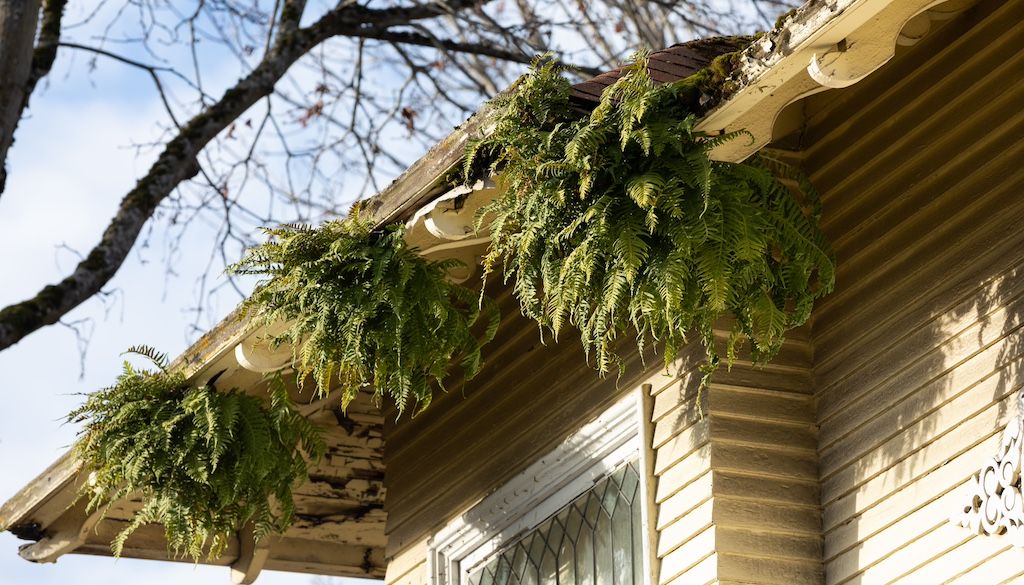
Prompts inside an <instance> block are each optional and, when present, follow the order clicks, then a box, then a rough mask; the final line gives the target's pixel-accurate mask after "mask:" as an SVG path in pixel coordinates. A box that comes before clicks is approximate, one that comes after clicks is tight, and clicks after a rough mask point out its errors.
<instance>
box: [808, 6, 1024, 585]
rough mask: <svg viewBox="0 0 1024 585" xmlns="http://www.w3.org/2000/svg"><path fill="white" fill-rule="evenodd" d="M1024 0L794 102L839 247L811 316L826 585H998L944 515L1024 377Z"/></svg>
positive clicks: (978, 14)
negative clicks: (826, 288) (844, 84)
mask: <svg viewBox="0 0 1024 585" xmlns="http://www.w3.org/2000/svg"><path fill="white" fill-rule="evenodd" d="M1022 18H1024V2H1022V1H1021V0H1011V1H1008V2H994V1H984V2H981V3H979V4H977V5H976V6H975V7H973V8H971V9H969V10H968V11H967V12H965V13H963V14H962V15H961V16H959V17H957V18H956V19H954V20H953V21H951V22H949V23H946V24H945V25H944V26H943V27H942V28H941V29H939V30H938V31H937V32H935V33H933V34H932V35H929V36H928V37H926V38H925V40H923V41H922V42H921V43H919V44H918V45H916V46H914V47H910V48H907V49H901V51H900V53H898V57H897V59H895V60H894V61H893V62H892V63H891V64H890V65H887V66H886V67H885V68H883V69H882V70H880V71H879V72H878V73H876V74H875V75H873V76H872V77H870V78H868V79H867V80H865V81H864V82H862V83H860V84H857V85H856V86H854V87H852V88H849V89H846V90H841V91H833V92H829V93H826V94H822V95H820V96H815V97H813V98H811V99H809V100H808V101H807V102H806V104H805V105H804V112H805V116H806V120H807V127H806V128H805V129H804V131H803V152H802V154H801V156H802V157H803V160H802V163H803V165H804V168H805V169H807V170H808V172H809V173H810V174H811V178H812V181H813V182H814V183H815V185H817V186H818V188H819V189H820V190H821V192H822V195H823V202H824V208H825V215H824V218H825V219H824V226H825V229H826V232H827V233H828V235H829V237H830V239H831V240H832V241H833V242H834V245H835V250H836V255H837V259H838V276H837V287H836V291H835V293H834V294H832V295H831V296H830V297H829V298H827V299H826V300H825V301H823V302H822V303H821V304H820V305H819V306H818V307H816V309H815V313H814V326H813V335H812V342H813V348H814V387H815V391H816V397H817V422H818V425H819V427H820V428H819V433H818V440H819V444H818V454H819V459H818V466H819V467H818V473H819V478H820V481H821V484H820V485H821V504H822V516H821V520H822V527H823V531H824V562H825V582H826V583H828V584H830V585H831V584H840V583H858V584H868V583H871V584H874V583H892V582H902V583H929V584H930V583H945V582H951V581H955V580H957V579H959V580H960V582H963V583H982V582H984V583H989V582H991V583H998V582H1002V581H1006V580H1008V579H1010V580H1012V579H1016V578H1019V577H1021V576H1024V562H1022V561H1024V552H1021V551H1020V550H1019V549H1013V548H1010V547H1008V544H1007V543H1006V542H1004V541H1003V540H1001V539H999V538H990V537H981V536H974V535H972V534H971V533H970V532H969V531H967V530H965V529H961V528H959V527H956V526H955V525H952V524H950V523H949V522H948V518H949V516H950V515H951V514H952V513H953V512H954V510H955V508H956V507H957V506H958V505H959V504H960V502H961V498H962V495H961V493H960V488H961V486H962V485H963V484H964V483H965V482H966V481H967V480H968V479H969V478H970V476H971V475H972V474H973V473H975V472H976V471H977V470H978V469H979V467H980V466H981V465H982V463H983V462H984V460H985V459H986V458H987V457H990V456H992V455H993V454H994V452H995V446H996V442H997V441H998V435H999V434H1000V433H1001V432H1002V428H1003V427H1004V426H1005V424H1006V423H1007V422H1008V421H1009V420H1010V419H1011V418H1012V416H1013V415H1014V414H1015V408H1016V407H1015V405H1014V404H1013V399H1014V393H1015V392H1016V391H1017V390H1018V389H1019V388H1020V387H1021V385H1022V383H1024V379H1022V377H1021V372H1022V371H1024V370H1022V367H1024V328H1022V327H1024V230H1022V229H1021V226H1024V166H1022V165H1021V161H1022V160H1024V108H1021V104H1024V78H1022V72H1024V52H1022V51H1020V48H1021V47H1024V27H1021V26H1020V23H1021V20H1022Z"/></svg>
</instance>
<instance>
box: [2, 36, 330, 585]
mask: <svg viewBox="0 0 1024 585" xmlns="http://www.w3.org/2000/svg"><path fill="white" fill-rule="evenodd" d="M236 69H237V67H236ZM28 114H29V115H28V117H27V118H26V119H25V120H23V122H22V124H21V126H20V127H19V129H18V132H17V135H16V142H15V145H14V148H13V149H12V151H11V154H10V158H9V161H8V169H9V172H10V176H9V179H8V184H7V189H6V191H5V192H4V193H3V194H2V195H0V250H3V252H0V306H6V305H7V304H9V303H12V302H16V301H20V300H22V299H24V298H26V297H28V296H31V295H33V294H35V293H36V292H37V291H38V290H39V288H40V287H42V286H43V285H45V284H48V283H51V282H55V281H57V280H59V279H60V278H62V277H63V276H65V275H66V274H67V272H68V271H69V270H70V269H71V268H73V266H74V264H75V262H77V258H76V256H75V253H74V252H72V251H71V250H77V251H81V252H84V251H87V250H89V249H90V248H91V247H92V246H93V245H94V244H95V242H96V241H97V240H98V238H99V235H100V233H101V232H102V230H103V228H104V227H105V225H106V222H107V221H108V220H109V218H110V217H111V216H112V215H113V213H114V211H115V209H116V207H117V204H118V202H119V201H120V199H121V197H122V196H123V195H124V194H125V193H126V192H127V191H128V190H129V189H130V188H131V187H132V185H133V184H134V182H135V180H136V179H137V178H138V177H139V176H140V175H141V174H143V173H144V171H145V170H146V168H147V167H148V164H149V162H150V161H151V160H152V154H151V153H141V154H139V153H137V152H136V151H135V150H134V149H133V148H131V144H132V143H137V142H142V141H145V140H147V139H153V138H155V137H156V136H157V131H158V129H157V128H156V126H155V124H154V121H155V120H157V119H159V118H160V116H161V109H160V106H159V103H158V101H157V96H156V95H155V93H154V92H152V91H151V85H149V81H148V79H147V78H146V77H144V75H143V74H142V73H140V72H139V71H136V70H133V69H130V68H126V67H123V66H118V65H115V64H112V63H109V62H106V63H100V67H99V68H98V69H96V70H95V71H89V68H88V66H87V62H86V59H84V58H82V56H81V55H79V56H75V57H72V56H71V55H70V54H68V52H67V51H61V53H60V56H59V58H58V62H57V64H56V66H55V67H54V70H53V73H52V75H51V78H50V79H49V81H48V83H47V82H44V84H41V85H40V88H39V89H38V90H37V92H36V94H35V95H34V96H33V97H32V100H31V108H30V110H29V112H28ZM211 237H212V232H211V231H210V228H209V227H206V226H204V225H200V224H197V225H196V226H195V227H194V228H193V229H192V231H191V232H190V237H189V238H188V239H187V240H186V241H185V242H184V243H183V245H182V249H181V251H180V253H179V254H177V255H176V256H175V257H174V258H173V260H172V264H173V268H174V271H175V272H176V273H178V274H179V275H180V276H177V277H174V276H171V277H168V274H167V268H168V265H167V262H166V261H165V260H166V245H165V242H164V241H163V239H162V238H163V236H162V234H161V233H160V228H159V225H158V226H157V230H156V231H155V232H154V234H153V236H152V237H151V238H150V244H149V246H148V247H143V246H136V249H135V250H133V252H132V254H131V257H130V259H129V260H128V262H127V263H126V264H125V266H124V267H123V268H122V269H121V270H120V271H119V272H118V274H117V275H116V277H115V278H114V280H113V282H112V283H111V284H110V287H109V288H110V289H111V290H115V291H117V292H115V294H113V295H111V296H110V297H109V299H110V300H109V301H108V302H107V303H106V304H104V303H102V302H99V301H96V300H92V301H89V302H87V303H85V304H84V305H82V306H80V307H79V308H78V309H76V310H75V311H73V312H72V313H71V314H70V315H68V316H67V320H68V321H74V320H79V319H91V320H92V323H93V325H94V328H93V335H92V338H91V341H90V343H89V346H88V353H87V355H86V360H85V369H84V375H81V376H80V367H79V351H78V348H77V346H76V340H75V336H74V335H73V334H72V333H71V331H70V330H69V329H67V328H65V327H62V326H59V325H58V326H53V327H49V328H46V329H44V330H42V331H39V332H37V333H35V334H33V335H31V336H29V337H28V338H26V339H25V340H23V341H22V342H21V343H19V344H18V345H16V346H14V347H12V348H10V349H8V350H5V351H2V352H0V395H2V400H3V408H2V409H0V465H2V467H0V469H2V471H0V501H6V500H7V499H8V498H9V497H11V496H12V495H13V494H14V493H15V492H16V491H17V490H19V489H20V488H21V487H22V486H24V485H25V484H26V483H27V482H29V481H30V480H31V479H32V478H34V477H35V476H36V475H37V474H38V473H39V472H41V471H42V470H43V469H44V468H46V467H47V466H48V465H49V464H50V463H51V462H52V461H53V460H55V459H56V458H57V457H58V456H60V455H61V453H63V452H64V451H65V450H66V448H67V447H68V445H70V444H71V443H72V441H73V440H74V436H75V432H76V429H75V428H74V427H72V426H69V425H64V424H62V419H63V417H64V415H65V414H66V413H67V412H68V411H69V410H71V409H72V408H73V407H75V406H76V405H78V404H79V402H80V401H81V397H80V396H78V394H81V393H84V392H89V391H92V390H95V389H97V388H100V387H103V386H106V385H108V384H109V383H110V382H111V381H112V380H113V379H114V378H115V376H116V375H117V373H118V372H119V370H120V363H121V358H120V357H119V354H120V353H121V352H122V351H123V350H124V349H125V348H127V347H129V346H131V345H134V344H138V343H146V344H149V345H153V346H156V347H158V348H160V349H161V350H163V351H166V352H168V353H169V354H171V355H176V354H177V353H179V352H180V351H182V350H183V349H184V348H185V347H186V346H187V344H188V342H189V341H190V340H189V338H188V337H187V335H186V330H187V324H188V323H190V322H191V321H192V319H193V316H192V314H191V313H189V312H188V311H187V308H188V307H189V306H190V305H191V304H193V300H194V298H195V288H194V287H195V282H194V276H195V275H196V274H198V273H199V272H200V271H201V270H202V267H203V266H204V265H205V263H206V260H207V258H208V255H209V250H210V240H211ZM233 304H234V300H233V299H231V298H229V297H226V296H225V298H224V299H222V300H221V301H220V302H219V305H216V306H214V307H213V311H212V313H211V314H210V315H208V321H207V323H206V324H207V325H208V324H209V322H212V321H214V320H216V319H217V318H219V317H220V316H222V315H224V314H226V313H227V312H228V311H230V309H231V308H232V307H233ZM21 543H22V541H19V540H17V539H16V538H14V537H13V536H12V535H11V534H9V533H3V534H0V585H24V584H39V585H43V584H51V583H52V584H62V585H63V584H67V583H75V584H77V585H90V584H103V585H119V584H146V585H160V584H165V583H166V584H170V583H186V582H187V583H190V585H206V584H220V585H223V584H224V583H229V582H230V581H229V574H228V569H226V568H221V567H203V566H194V565H192V564H189V563H162V562H151V561H133V560H129V559H121V560H117V561H115V560H114V559H112V558H107V557H88V556H79V555H69V556H66V557H63V558H61V559H60V560H59V561H58V562H57V563H56V564H51V565H34V564H31V563H28V562H26V561H23V560H21V558H20V557H18V555H17V548H18V545H19V544H21ZM314 582H316V583H327V582H333V581H327V580H324V579H320V580H315V579H314V578H313V577H311V576H308V575H293V574H287V573H276V572H269V571H268V572H265V573H264V574H263V575H262V576H261V577H260V580H259V583H261V584H264V585H285V584H304V585H305V584H311V583H314ZM338 582H340V581H338Z"/></svg>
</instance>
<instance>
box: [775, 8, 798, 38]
mask: <svg viewBox="0 0 1024 585" xmlns="http://www.w3.org/2000/svg"><path fill="white" fill-rule="evenodd" d="M797 10H798V9H796V8H793V9H791V10H789V11H787V12H784V13H782V14H780V15H779V17H778V18H776V19H775V26H773V27H772V30H771V32H772V33H776V32H779V31H780V30H782V27H783V26H785V25H786V21H787V20H789V19H790V18H792V17H793V16H794V15H796V13H797Z"/></svg>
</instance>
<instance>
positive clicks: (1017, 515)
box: [950, 390, 1024, 546]
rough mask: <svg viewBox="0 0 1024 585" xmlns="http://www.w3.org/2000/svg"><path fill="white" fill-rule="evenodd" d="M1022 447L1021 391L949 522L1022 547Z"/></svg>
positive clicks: (1023, 394) (1023, 392)
mask: <svg viewBox="0 0 1024 585" xmlns="http://www.w3.org/2000/svg"><path fill="white" fill-rule="evenodd" d="M1022 447H1024V390H1020V391H1019V392H1018V393H1017V415H1016V416H1015V417H1013V420H1011V421H1010V422H1009V424H1007V425H1006V429H1005V430H1004V431H1003V437H1002V440H1001V441H1000V442H999V448H998V449H997V451H996V455H995V456H994V457H992V458H991V459H989V460H988V461H986V462H985V465H984V466H983V467H982V468H981V471H979V472H978V473H976V474H975V475H974V477H973V478H971V480H970V482H969V483H968V484H967V487H966V491H965V494H964V496H963V497H964V502H963V506H962V508H960V509H958V510H957V511H956V512H955V513H954V515H953V517H952V518H950V521H951V522H953V523H954V524H958V525H960V526H963V527H964V528H967V529H969V530H971V531H972V532H974V533H975V534H982V535H1006V536H1008V537H1009V538H1010V542H1012V543H1013V544H1014V545H1016V546H1024V495H1022V494H1021V448H1022Z"/></svg>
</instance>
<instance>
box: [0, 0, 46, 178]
mask: <svg viewBox="0 0 1024 585" xmlns="http://www.w3.org/2000/svg"><path fill="white" fill-rule="evenodd" d="M39 6H40V0H0V193H3V190H4V184H5V183H6V182H7V150H8V149H10V147H11V144H12V143H13V142H14V129H15V128H17V127H18V120H20V119H21V112H22V110H23V108H24V105H25V102H26V100H27V99H28V93H27V92H28V88H29V76H30V75H31V73H32V51H33V48H34V42H35V38H36V29H37V28H38V25H39Z"/></svg>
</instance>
